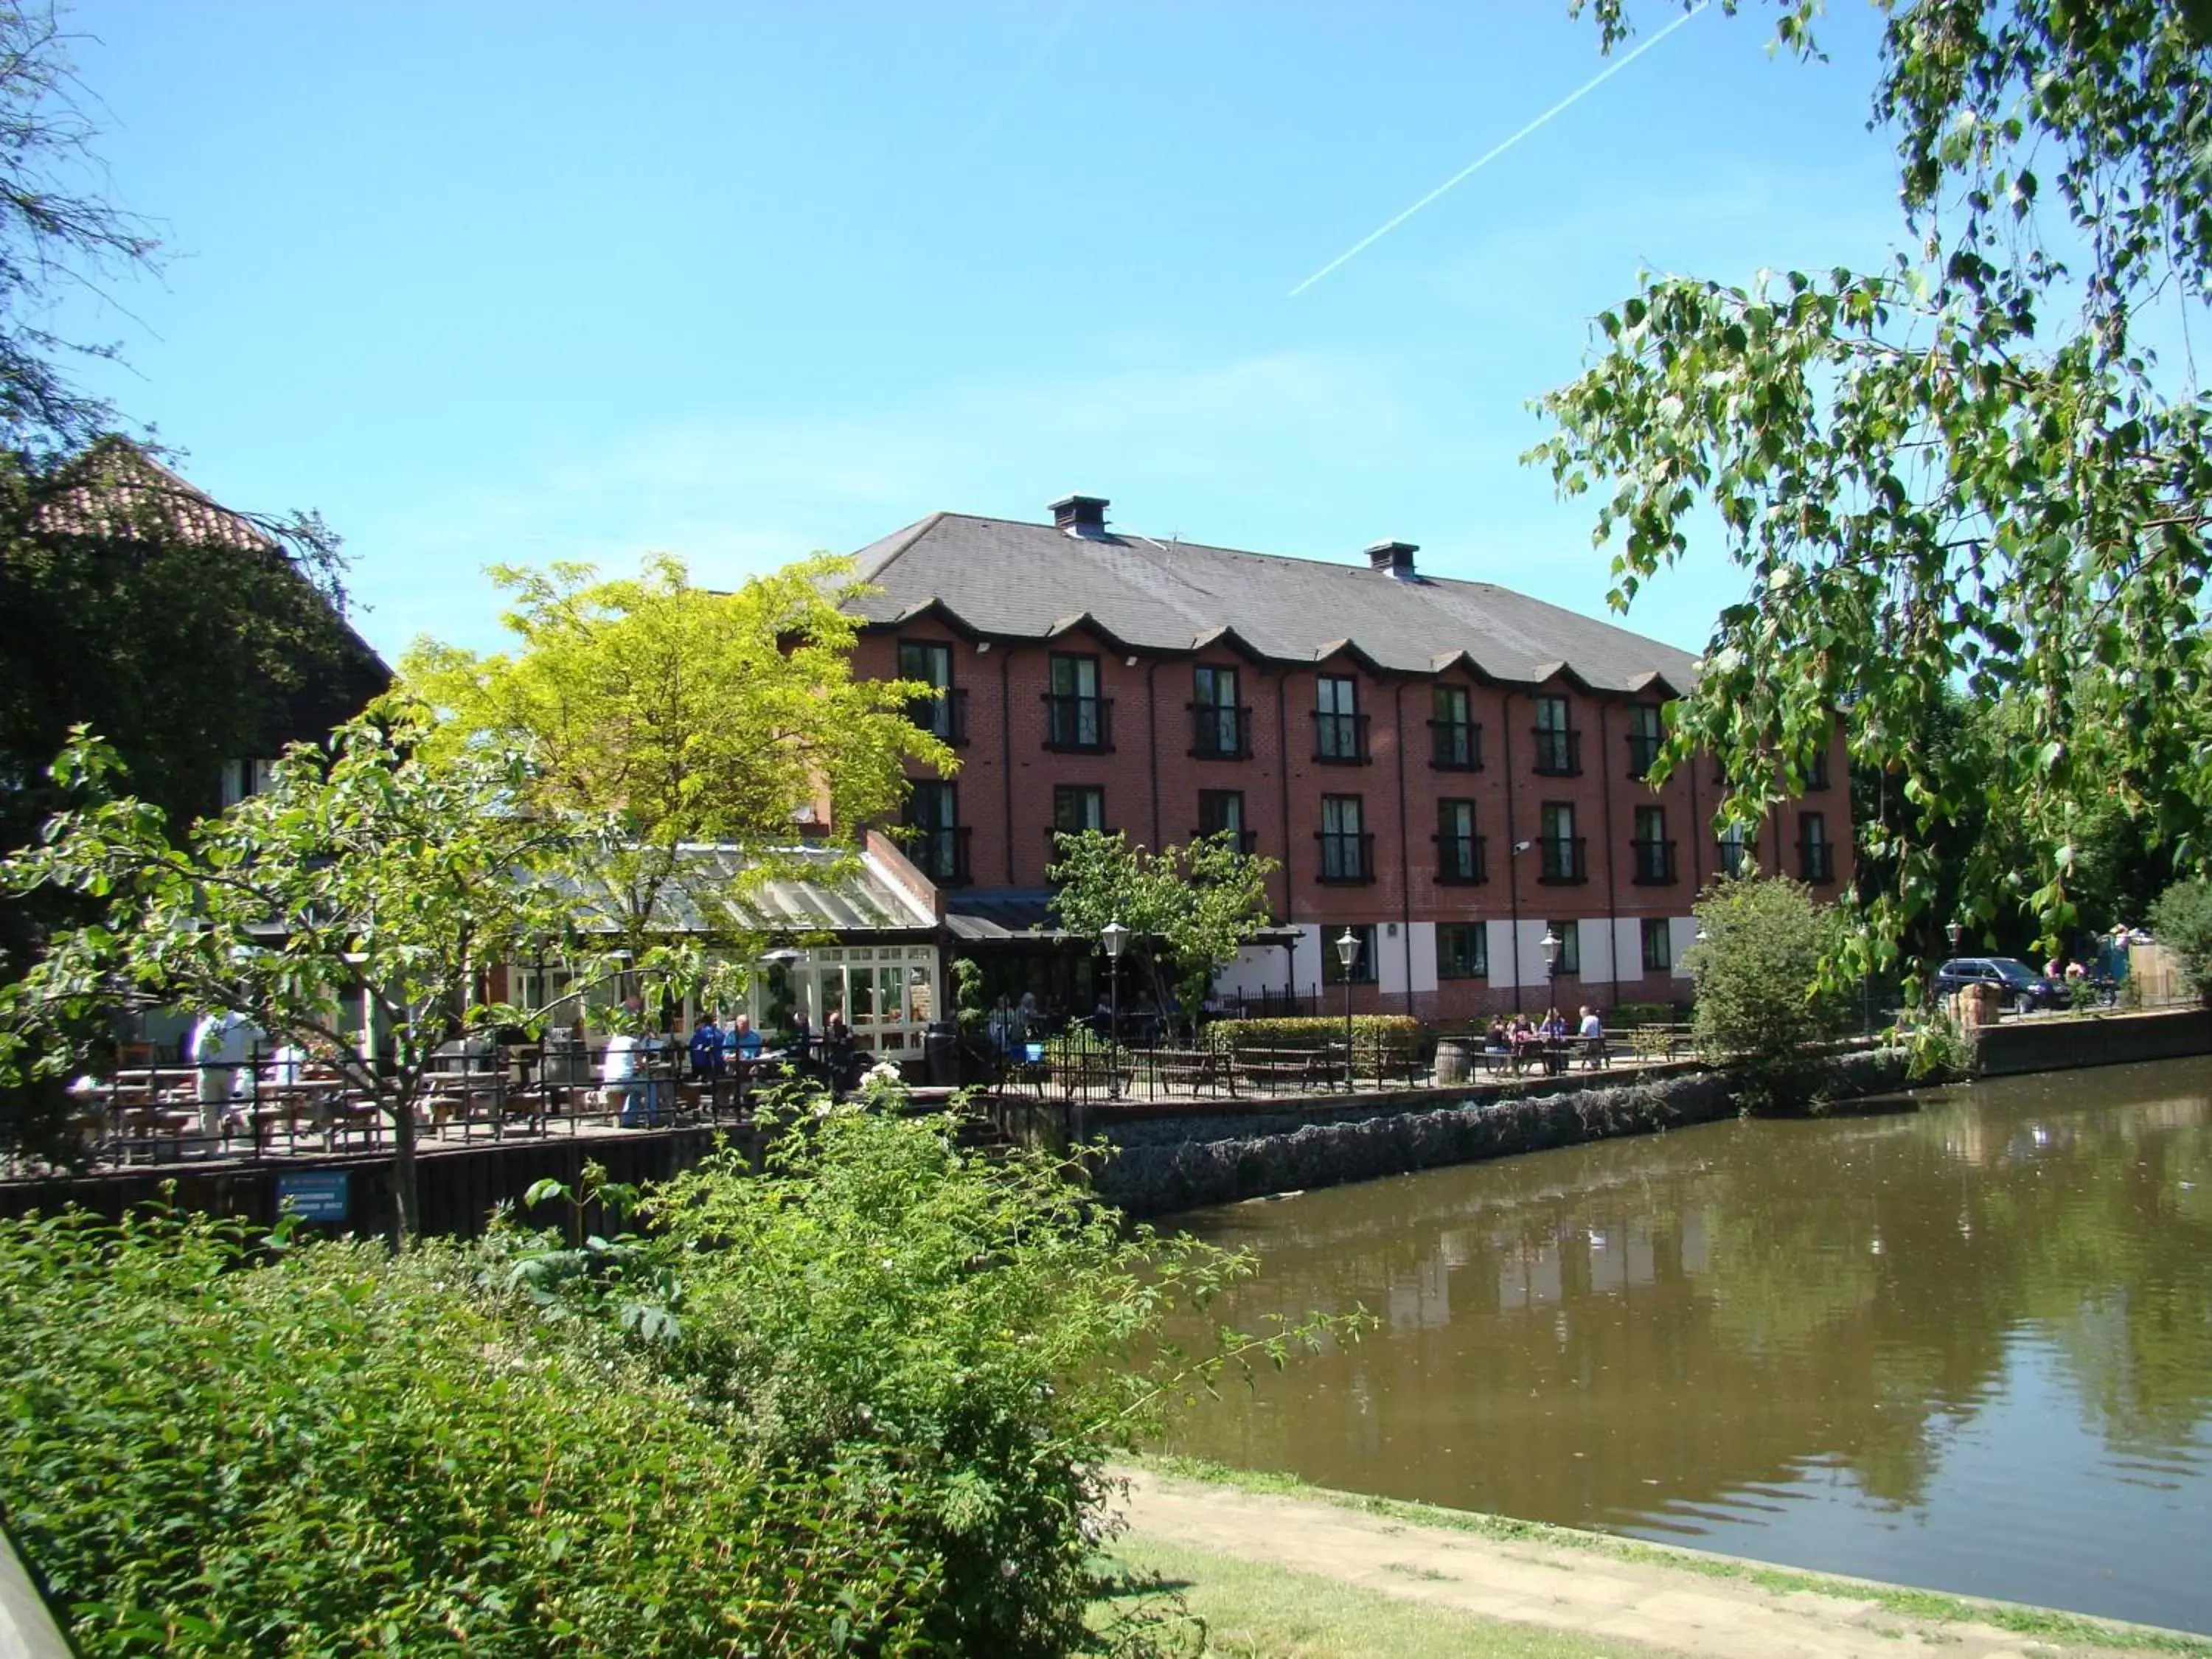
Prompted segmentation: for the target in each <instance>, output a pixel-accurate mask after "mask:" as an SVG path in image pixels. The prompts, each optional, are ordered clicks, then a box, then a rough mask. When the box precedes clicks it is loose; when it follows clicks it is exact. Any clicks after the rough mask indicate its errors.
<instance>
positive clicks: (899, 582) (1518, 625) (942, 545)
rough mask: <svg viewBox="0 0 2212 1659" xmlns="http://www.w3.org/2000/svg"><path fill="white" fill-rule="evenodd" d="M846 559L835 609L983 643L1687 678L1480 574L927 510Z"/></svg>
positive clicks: (1655, 649) (1613, 682) (1691, 665)
mask: <svg viewBox="0 0 2212 1659" xmlns="http://www.w3.org/2000/svg"><path fill="white" fill-rule="evenodd" d="M855 558H856V562H857V564H858V567H859V570H858V574H859V576H860V580H862V581H864V582H866V583H869V584H871V585H872V586H874V587H875V588H877V589H878V592H874V593H871V594H866V595H864V596H861V597H860V598H858V599H854V600H852V601H851V602H850V604H849V607H848V608H849V609H850V610H851V611H853V613H854V614H855V615H857V616H860V617H864V618H866V620H868V621H870V622H874V623H898V622H903V621H905V620H907V619H908V618H909V617H914V616H916V615H918V614H919V613H921V612H922V611H927V610H928V609H930V608H931V607H932V606H936V607H937V608H939V610H940V611H943V612H945V613H946V614H947V615H948V617H950V619H951V620H952V621H953V622H954V623H956V624H957V625H959V626H961V627H963V628H965V629H968V630H969V631H971V632H973V633H975V634H978V635H989V636H992V637H997V638H1015V639H1046V638H1050V637H1052V636H1054V635H1058V634H1061V633H1065V632H1066V631H1068V630H1069V629H1072V628H1073V627H1076V626H1078V625H1079V624H1080V623H1085V622H1087V623H1090V624H1091V625H1092V626H1093V627H1095V628H1097V629H1098V630H1099V631H1100V632H1101V633H1102V634H1103V635H1105V637H1106V638H1107V639H1108V640H1109V641H1112V642H1113V643H1115V644H1117V645H1120V646H1122V647H1127V648H1128V649H1130V650H1133V651H1167V652H1181V651H1188V650H1190V649H1192V648H1193V647H1197V646H1201V645H1206V644H1212V643H1215V642H1219V643H1225V644H1229V645H1231V646H1232V647H1236V646H1239V645H1241V646H1242V647H1243V648H1244V649H1245V650H1246V651H1247V652H1248V653H1250V654H1253V655H1255V656H1258V657H1262V658H1271V659H1275V660H1277V661H1283V662H1314V661H1318V660H1321V659H1325V658H1328V657H1329V656H1331V655H1334V653H1337V652H1338V651H1340V650H1345V651H1349V652H1351V653H1353V654H1354V655H1357V656H1360V657H1364V658H1365V659H1367V660H1368V661H1369V662H1370V663H1371V664H1372V665H1375V666H1376V667H1378V668H1382V669H1388V670H1391V671H1397V672H1401V673H1403V672H1411V673H1426V672H1433V671H1440V670H1443V669H1445V668H1449V667H1450V666H1452V665H1454V664H1455V662H1459V661H1462V660H1463V661H1465V662H1466V663H1468V664H1469V665H1472V667H1473V668H1474V671H1476V672H1477V673H1478V674H1480V675H1483V676H1486V677H1487V678H1492V679H1498V680H1507V681H1515V682H1519V683H1522V684H1538V683H1541V681H1544V680H1547V679H1549V678H1552V677H1553V675H1554V674H1557V673H1560V672H1562V671H1564V672H1565V673H1566V674H1567V675H1568V676H1570V677H1571V678H1575V679H1577V680H1579V681H1581V682H1582V683H1583V684H1585V685H1587V686H1589V688H1590V689H1592V690H1603V691H1624V692H1625V691H1638V690H1643V689H1644V688H1645V687H1646V686H1648V685H1650V684H1653V683H1654V681H1655V679H1656V681H1658V682H1660V683H1662V684H1664V685H1665V686H1666V687H1668V689H1671V690H1676V691H1681V690H1687V689H1688V688H1689V685H1690V684H1691V682H1692V679H1693V678H1695V676H1696V659H1694V658H1693V657H1692V656H1691V655H1690V653H1687V652H1686V651H1680V650H1678V649H1676V648H1675V647H1673V646H1671V645H1664V644H1662V643H1661V642H1660V641H1657V640H1652V639H1646V638H1645V637H1644V635H1640V634H1632V633H1630V632H1629V631H1628V630H1627V629H1624V628H1616V627H1614V626H1613V625H1612V624H1611V623H1603V622H1599V621H1597V620H1595V618H1592V617H1584V616H1580V615H1578V614H1577V613H1576V612H1574V611H1565V610H1562V609H1561V608H1560V607H1559V606H1558V605H1547V604H1545V603H1544V602H1543V601H1542V600H1541V599H1530V598H1528V596H1527V595H1526V594H1523V593H1516V592H1513V591H1512V590H1511V589H1510V588H1505V587H1499V586H1496V585H1495V584H1493V583H1490V582H1474V581H1460V580H1454V579H1452V578H1449V577H1438V576H1420V575H1416V576H1413V577H1412V578H1410V579H1409V578H1404V577H1399V576H1394V575H1392V574H1389V572H1387V571H1383V570H1376V569H1373V568H1370V567H1369V566H1366V565H1352V564H1331V563H1326V562H1321V561H1318V560H1312V559H1291V558H1284V557H1281V556H1278V555H1274V554H1268V553H1245V552H1240V551H1238V550H1236V549H1233V548H1226V547H1203V546H1200V545H1198V544H1195V543H1191V542H1158V541H1153V540H1152V539H1150V538H1146V537H1143V536H1138V535H1133V534H1131V533H1127V532H1111V531H1109V532H1104V533H1103V534H1096V535H1071V534H1069V533H1068V532H1066V531H1063V530H1059V529H1055V528H1054V527H1053V526H1049V525H1035V524H1019V523H1016V522H1013V521H1012V520H1006V519H981V518H975V517H971V516H969V515H968V514H965V513H933V514H932V515H931V516H930V517H928V518H927V519H924V520H921V521H920V522H918V523H915V524H912V525H908V526H907V527H906V528H905V529H903V530H900V531H897V532H894V533H893V534H891V535H889V536H886V537H884V538H883V539H882V540H881V541H879V542H877V543H875V544H872V545H871V546H868V547H866V548H863V549H862V550H860V553H859V554H858V555H856V556H855Z"/></svg>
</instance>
